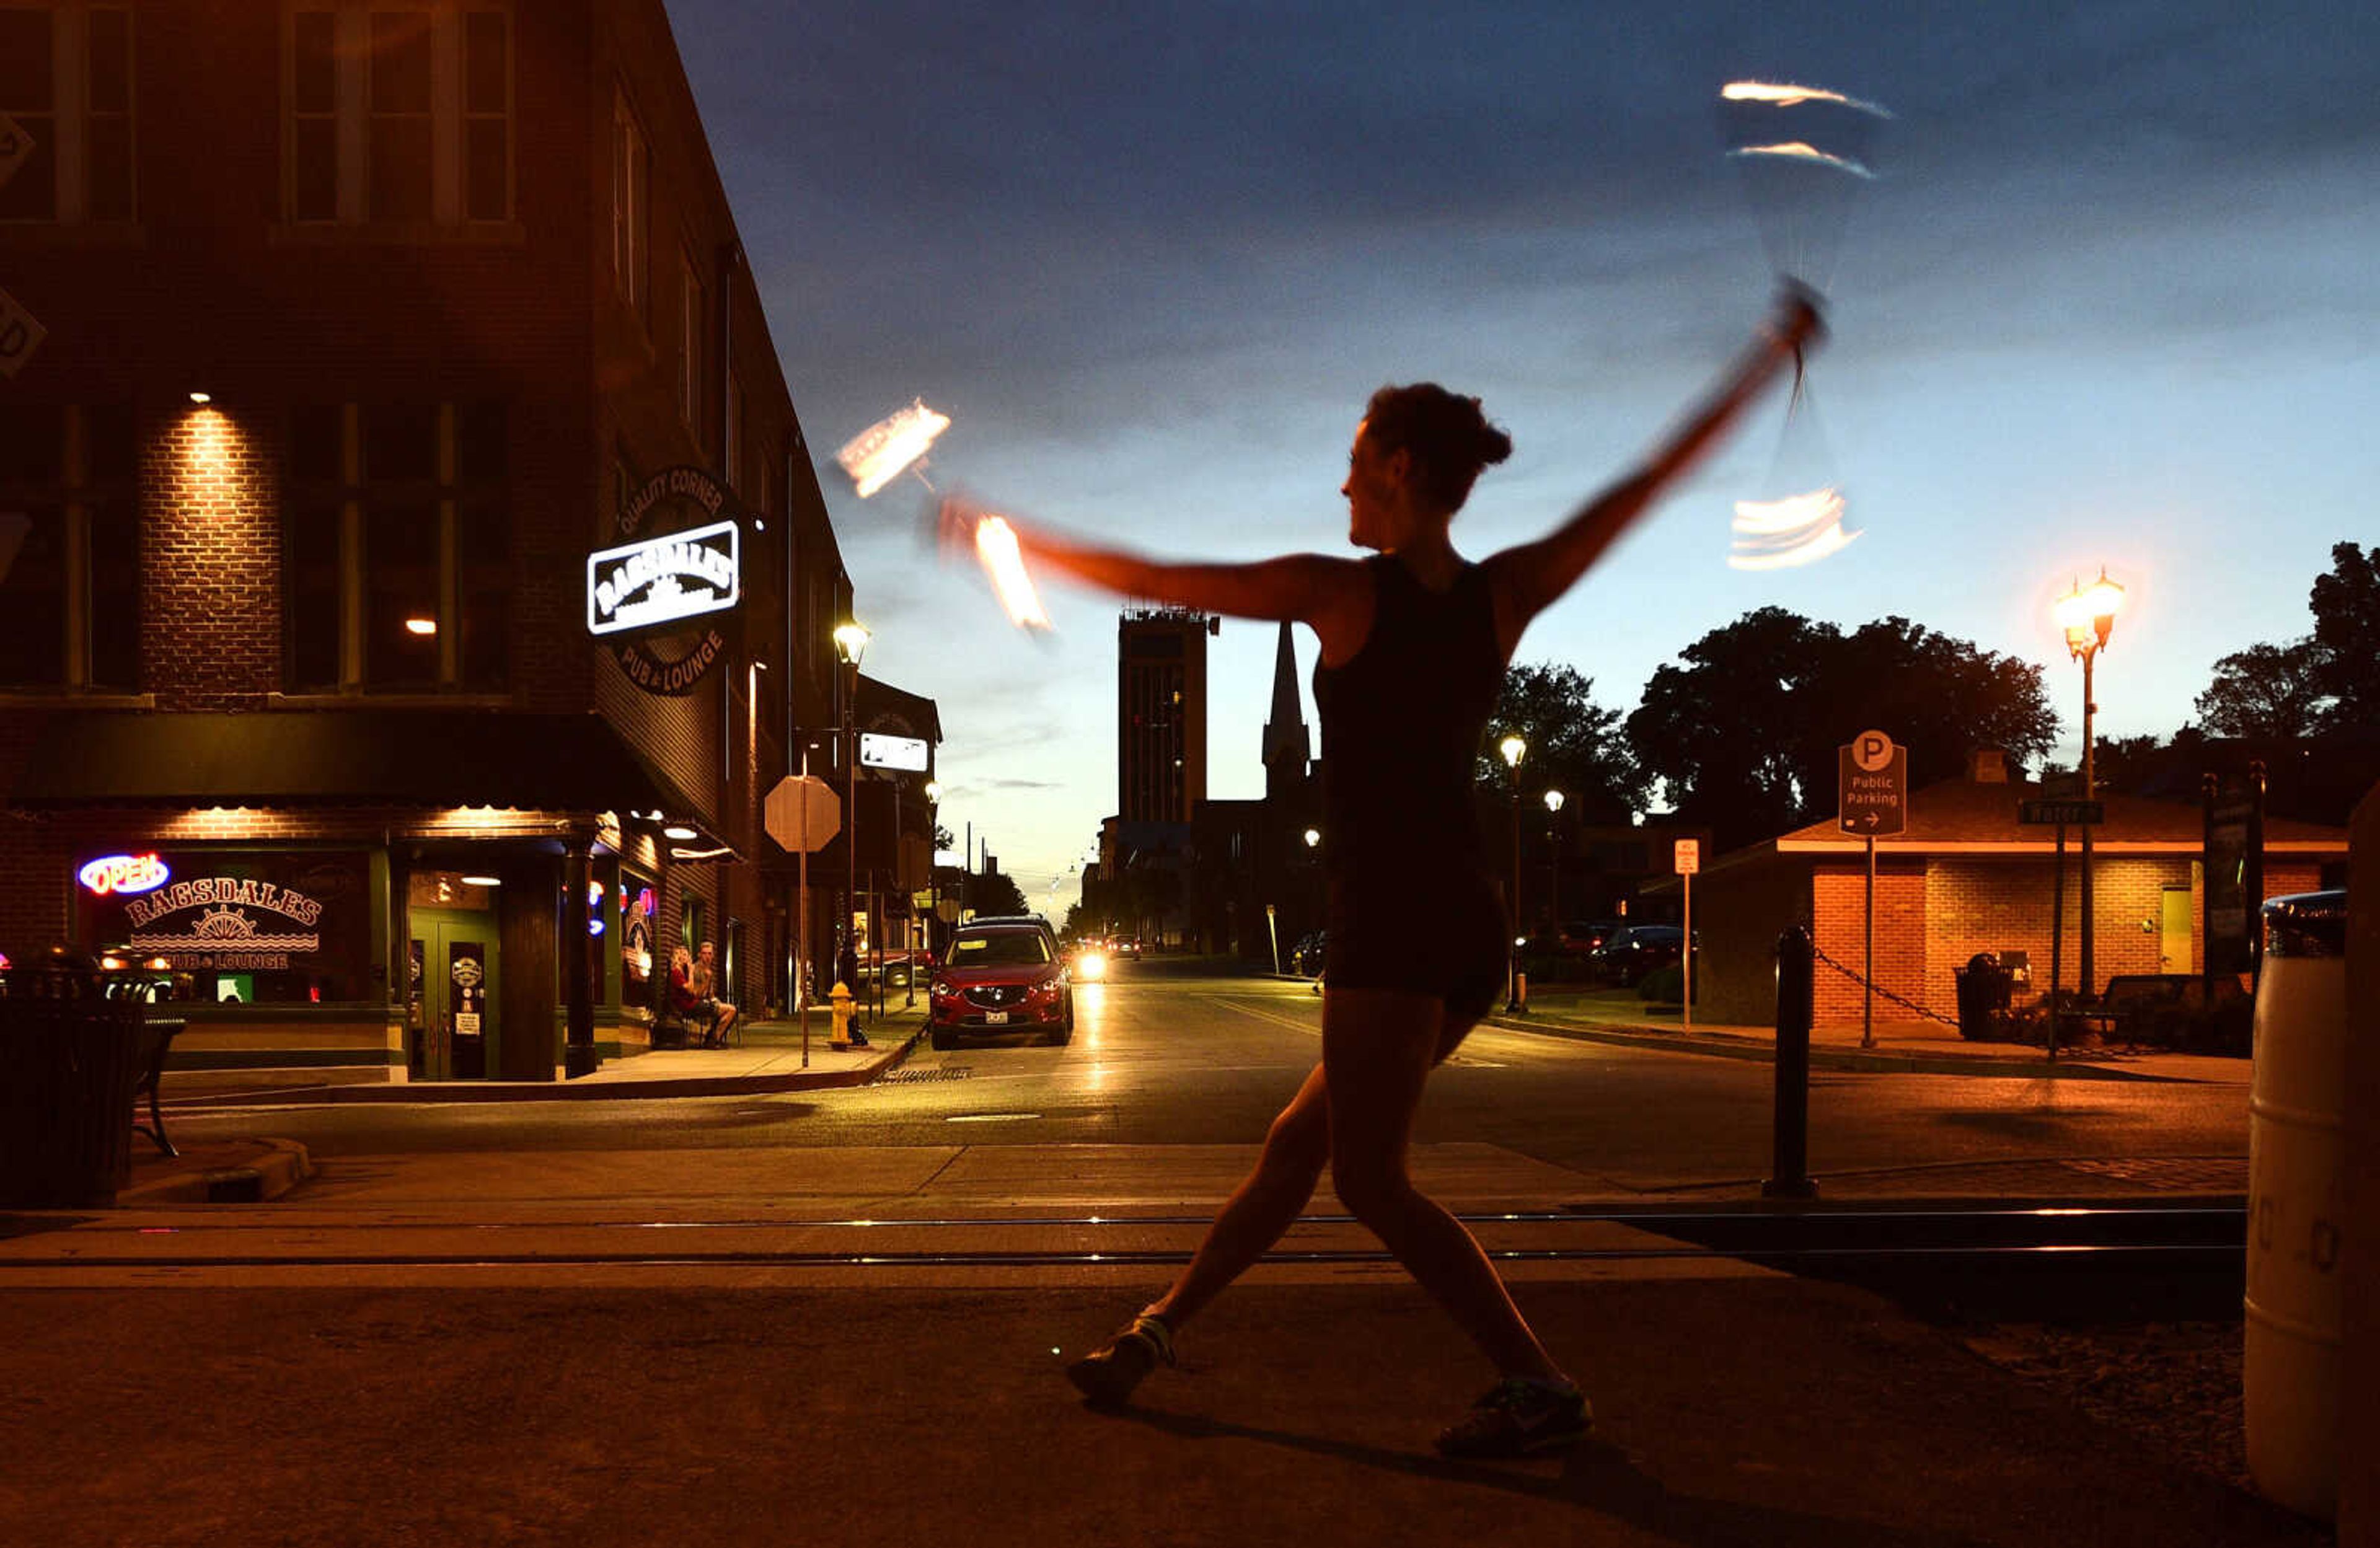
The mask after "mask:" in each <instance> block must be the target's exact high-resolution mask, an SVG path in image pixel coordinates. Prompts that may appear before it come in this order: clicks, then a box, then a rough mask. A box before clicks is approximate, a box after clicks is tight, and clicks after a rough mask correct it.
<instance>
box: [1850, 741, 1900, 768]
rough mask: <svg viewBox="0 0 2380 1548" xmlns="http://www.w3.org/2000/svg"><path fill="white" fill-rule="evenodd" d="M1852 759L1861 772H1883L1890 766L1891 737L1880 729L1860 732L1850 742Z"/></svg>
mask: <svg viewBox="0 0 2380 1548" xmlns="http://www.w3.org/2000/svg"><path fill="white" fill-rule="evenodd" d="M1852 762H1853V763H1856V764H1858V765H1859V766H1860V769H1861V771H1862V772H1863V773H1868V774H1881V773H1883V772H1884V771H1885V770H1886V769H1888V768H1891V767H1892V738H1890V737H1888V736H1887V735H1885V734H1884V732H1880V731H1864V732H1860V733H1859V736H1858V738H1857V739H1856V740H1854V741H1853V742H1852Z"/></svg>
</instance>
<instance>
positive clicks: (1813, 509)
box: [1727, 485, 1860, 570]
mask: <svg viewBox="0 0 2380 1548" xmlns="http://www.w3.org/2000/svg"><path fill="white" fill-rule="evenodd" d="M1859 536H1860V534H1858V533H1856V532H1845V531H1844V530H1843V496H1842V491H1841V490H1838V489H1836V488H1834V487H1833V486H1832V485H1829V486H1828V487H1827V488H1825V489H1820V490H1811V491H1810V492H1809V493H1807V494H1792V495H1787V496H1786V497H1785V498H1784V499H1782V500H1739V501H1737V502H1735V550H1734V551H1733V552H1731V553H1730V554H1729V555H1728V556H1727V562H1728V567H1729V568H1730V569H1735V570H1790V569H1793V568H1795V567H1797V566H1800V565H1803V564H1815V563H1816V562H1818V561H1819V560H1821V559H1824V558H1826V557H1827V556H1828V554H1831V553H1839V552H1840V551H1841V550H1844V549H1846V548H1848V547H1850V546H1851V544H1852V541H1853V540H1854V539H1856V538H1858V537H1859Z"/></svg>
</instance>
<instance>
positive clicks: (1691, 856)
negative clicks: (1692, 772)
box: [1670, 839, 1703, 1032]
mask: <svg viewBox="0 0 2380 1548" xmlns="http://www.w3.org/2000/svg"><path fill="white" fill-rule="evenodd" d="M1670 858H1671V864H1673V865H1675V866H1676V867H1677V872H1678V886H1679V888H1680V889H1682V891H1683V892H1684V893H1685V900H1686V902H1685V909H1684V913H1685V924H1684V926H1683V931H1682V933H1683V935H1684V937H1685V939H1684V941H1683V943H1682V945H1681V946H1680V948H1679V950H1678V969H1679V972H1680V973H1681V974H1683V975H1684V978H1685V983H1684V984H1683V985H1682V986H1681V987H1680V989H1679V991H1678V994H1679V1003H1680V1005H1681V1007H1682V1009H1683V1010H1684V1020H1683V1021H1682V1023H1681V1026H1682V1030H1683V1031H1686V1032H1692V1031H1694V873H1695V872H1697V871H1699V870H1701V869H1702V868H1703V841H1701V840H1700V839H1680V840H1679V841H1677V842H1676V844H1675V845H1674V846H1672V849H1671V852H1670Z"/></svg>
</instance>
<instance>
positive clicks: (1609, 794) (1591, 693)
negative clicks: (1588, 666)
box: [1475, 663, 1648, 822]
mask: <svg viewBox="0 0 2380 1548" xmlns="http://www.w3.org/2000/svg"><path fill="white" fill-rule="evenodd" d="M1511 732H1519V733H1520V734H1521V736H1522V737H1523V738H1524V740H1525V741H1526V742H1527V743H1528V744H1529V751H1528V756H1527V757H1526V758H1525V759H1524V761H1523V763H1522V765H1521V774H1522V782H1523V784H1524V786H1525V787H1526V788H1528V789H1529V790H1532V791H1546V790H1559V791H1560V792H1562V794H1563V796H1564V797H1565V798H1566V800H1567V801H1568V803H1569V809H1570V810H1571V811H1573V812H1574V813H1576V814H1577V816H1578V820H1580V821H1583V822H1626V821H1628V820H1629V819H1630V817H1631V816H1633V815H1634V814H1635V813H1637V812H1639V811H1642V810H1643V809H1644V806H1645V795H1646V790H1647V784H1648V781H1647V780H1645V774H1644V771H1643V770H1642V769H1640V768H1637V767H1636V760H1635V758H1634V757H1633V756H1631V754H1630V752H1629V747H1628V739H1627V736H1626V735H1625V733H1624V732H1622V731H1621V724H1620V711H1618V710H1616V709H1607V708H1605V707H1603V706H1602V705H1599V704H1597V703H1596V702H1595V680H1594V679H1593V678H1591V677H1585V676H1582V675H1580V674H1579V673H1578V672H1577V671H1574V670H1573V669H1572V668H1570V667H1566V666H1560V665H1556V664H1553V663H1547V664H1544V665H1538V666H1515V667H1512V668H1511V669H1510V670H1509V671H1506V672H1505V673H1504V687H1503V692H1502V693H1501V694H1500V695H1499V696H1498V698H1497V701H1496V714H1495V718H1494V719H1493V720H1489V721H1488V740H1487V744H1486V745H1485V746H1484V747H1483V748H1481V750H1480V754H1479V760H1478V764H1477V767H1476V769H1475V778H1476V779H1477V780H1478V781H1479V782H1480V783H1481V784H1483V785H1487V786H1488V787H1489V788H1490V789H1491V790H1493V791H1494V792H1496V793H1497V795H1498V796H1499V798H1501V796H1502V795H1503V794H1504V792H1505V790H1506V787H1507V785H1508V784H1509V782H1510V780H1511V779H1512V773H1511V770H1510V769H1508V768H1506V767H1505V764H1504V760H1503V757H1502V756H1501V755H1500V753H1498V752H1497V750H1496V748H1497V744H1499V743H1500V742H1501V741H1502V740H1503V739H1504V737H1505V736H1506V735H1507V734H1509V733H1511Z"/></svg>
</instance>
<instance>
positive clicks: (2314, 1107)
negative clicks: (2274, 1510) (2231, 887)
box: [2240, 891, 2348, 1518]
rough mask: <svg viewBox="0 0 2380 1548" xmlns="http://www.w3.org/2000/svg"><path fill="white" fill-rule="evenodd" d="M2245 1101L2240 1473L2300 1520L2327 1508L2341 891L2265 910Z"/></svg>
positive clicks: (2340, 1056) (2337, 1301)
mask: <svg viewBox="0 0 2380 1548" xmlns="http://www.w3.org/2000/svg"><path fill="white" fill-rule="evenodd" d="M2254 1046H2255V1072H2254V1074H2253V1077H2252V1079H2251V1082H2250V1085H2249V1096H2248V1293H2247V1300H2246V1304H2245V1310H2246V1314H2247V1327H2246V1337H2245V1339H2244V1345H2243V1350H2242V1354H2243V1359H2242V1361H2241V1366H2242V1369H2241V1373H2240V1378H2241V1385H2242V1387H2243V1388H2244V1394H2243V1396H2244V1397H2245V1400H2246V1409H2247V1416H2246V1417H2247V1432H2248V1471H2249V1472H2250V1474H2251V1475H2253V1477H2254V1479H2255V1481H2256V1487H2257V1488H2258V1489H2260V1490H2262V1491H2263V1492H2264V1493H2265V1495H2266V1496H2267V1497H2269V1498H2271V1499H2274V1500H2277V1501H2279V1502H2280V1503H2281V1504H2282V1505H2285V1506H2289V1508H2290V1509H2292V1510H2297V1511H2302V1512H2304V1513H2305V1514H2306V1515H2308V1516H2318V1517H2323V1518H2335V1517H2336V1516H2337V1514H2338V1465H2339V1450H2338V1445H2339V1436H2338V1413H2339V1397H2340V1393H2339V1363H2340V1359H2341V1349H2342V1343H2343V1340H2342V1334H2341V1321H2340V1313H2341V1310H2342V1293H2341V1287H2340V1284H2339V1271H2338V1260H2339V1253H2340V1250H2341V1247H2342V1245H2343V1241H2344V1238H2345V1235H2346V1232H2347V1229H2348V1223H2347V1200H2346V1189H2347V1173H2346V1132H2345V1129H2344V1126H2343V1121H2342V1107H2341V1101H2342V1097H2341V1094H2342V1092H2343V1090H2344V1088H2345V1085H2346V1081H2347V894H2346V893H2345V892H2344V891H2334V892H2301V893H2299V894H2297V895H2296V896H2294V897H2289V898H2275V899H2274V900H2273V901H2270V902H2268V903H2266V904H2265V962H2264V970H2263V972H2262V973H2261V974H2259V976H2258V980H2257V984H2256V1025H2255V1045H2254Z"/></svg>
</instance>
